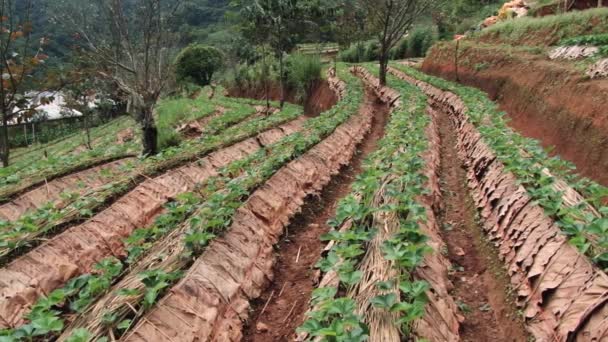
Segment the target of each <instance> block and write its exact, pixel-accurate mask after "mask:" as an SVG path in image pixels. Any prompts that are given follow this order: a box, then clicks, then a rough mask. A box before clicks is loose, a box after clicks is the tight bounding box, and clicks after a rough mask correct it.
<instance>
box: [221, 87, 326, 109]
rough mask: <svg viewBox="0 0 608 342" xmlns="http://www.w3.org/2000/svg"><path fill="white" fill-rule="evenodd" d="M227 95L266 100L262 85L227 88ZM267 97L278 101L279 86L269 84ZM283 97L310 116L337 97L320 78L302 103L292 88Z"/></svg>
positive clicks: (279, 94) (279, 97) (279, 95)
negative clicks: (297, 105)
mask: <svg viewBox="0 0 608 342" xmlns="http://www.w3.org/2000/svg"><path fill="white" fill-rule="evenodd" d="M228 95H229V96H231V97H244V98H251V99H257V100H266V90H265V89H264V87H248V88H233V89H229V90H228ZM268 97H269V99H270V100H271V101H279V100H280V99H281V88H279V86H278V85H277V84H272V85H270V87H269V89H268ZM285 99H286V100H287V102H290V103H295V104H299V105H302V106H304V113H306V115H307V116H311V117H315V116H318V115H319V114H321V113H323V112H324V111H326V110H328V109H330V108H332V107H333V106H334V105H335V104H336V103H337V102H338V97H337V96H336V94H335V93H334V92H333V91H332V90H331V88H330V86H329V83H328V82H327V80H320V81H318V82H317V83H316V84H315V85H314V86H313V88H312V92H311V95H310V97H309V98H308V99H307V100H306V101H305V103H303V101H302V99H301V97H300V96H298V94H297V92H296V91H295V90H293V89H288V90H287V93H286V94H285Z"/></svg>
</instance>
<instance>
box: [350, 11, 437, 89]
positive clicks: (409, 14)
mask: <svg viewBox="0 0 608 342" xmlns="http://www.w3.org/2000/svg"><path fill="white" fill-rule="evenodd" d="M360 1H361V4H362V6H363V8H364V9H365V11H366V13H367V16H368V22H369V26H368V28H367V29H368V30H369V31H370V33H372V34H374V35H376V36H377V38H378V41H379V42H380V53H379V56H380V57H379V62H380V83H381V84H382V85H385V84H386V71H387V68H388V60H389V53H390V51H391V49H392V48H394V47H395V46H396V45H397V43H398V42H399V40H400V39H401V38H403V36H404V35H405V34H406V33H407V32H408V31H409V30H410V28H411V27H412V25H413V24H414V21H415V20H416V19H418V18H419V17H420V15H421V14H422V13H424V12H425V11H426V10H427V9H428V8H429V7H430V6H431V4H432V1H429V0H360Z"/></svg>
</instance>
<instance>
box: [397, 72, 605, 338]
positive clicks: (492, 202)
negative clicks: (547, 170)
mask: <svg viewBox="0 0 608 342" xmlns="http://www.w3.org/2000/svg"><path fill="white" fill-rule="evenodd" d="M400 77H402V78H403V79H404V80H406V81H408V82H414V83H416V85H417V86H418V87H420V88H421V89H423V91H424V92H425V93H426V94H427V95H428V96H429V97H431V98H432V99H433V100H434V101H436V103H437V104H441V105H442V108H443V112H444V113H447V114H449V116H450V118H451V120H452V121H453V122H454V123H455V127H457V129H456V130H455V133H457V134H456V135H457V141H458V144H457V150H458V155H459V157H460V159H461V160H463V161H464V166H465V167H466V179H467V184H468V186H469V189H470V190H471V191H470V193H471V195H472V197H473V200H474V201H475V205H476V206H477V209H478V211H479V212H480V221H481V222H483V228H484V230H485V231H486V233H487V235H488V236H489V237H490V238H491V240H492V242H493V244H494V246H496V247H497V250H498V252H499V256H500V258H501V260H502V261H503V263H504V264H505V266H506V269H507V271H508V275H509V278H510V282H511V286H512V288H513V289H514V290H516V294H517V305H518V306H519V307H520V308H521V309H522V311H523V314H524V317H525V324H526V328H527V330H528V332H529V333H530V334H531V335H532V336H533V337H534V338H535V339H536V340H537V341H581V342H583V341H585V342H586V341H604V340H606V339H607V338H608V324H606V322H608V295H607V294H608V276H607V275H606V274H605V273H604V272H603V271H602V270H600V269H598V268H597V267H595V266H594V265H593V264H592V263H591V261H590V260H589V259H588V258H587V257H585V256H584V255H582V253H581V252H579V251H578V250H577V249H576V248H575V247H574V246H572V245H571V244H570V243H569V242H568V238H567V237H566V236H565V235H564V234H562V233H561V231H560V228H559V227H558V226H557V224H556V223H555V222H554V221H553V220H552V219H551V218H549V217H547V216H546V214H545V213H544V211H543V209H542V208H541V207H540V206H539V205H538V203H536V202H535V201H532V199H531V198H530V197H529V196H528V194H527V191H526V189H525V188H523V186H522V185H520V184H519V183H518V182H517V179H516V177H515V176H514V175H513V173H511V172H509V171H507V170H506V169H505V167H504V165H503V164H502V163H501V162H500V160H499V159H498V158H497V156H496V155H495V153H494V152H493V151H492V150H491V149H490V147H489V146H488V145H487V144H486V143H485V141H484V139H483V138H482V137H481V134H480V133H479V131H478V130H477V129H476V128H475V127H474V126H473V124H472V123H471V122H470V121H469V120H468V118H467V114H466V106H465V105H464V103H463V102H462V100H461V99H459V98H458V97H457V96H456V95H454V94H452V93H449V92H444V91H441V90H439V89H437V88H434V87H431V86H430V85H428V84H426V83H424V82H421V81H415V80H413V79H411V78H409V77H407V76H405V75H403V74H402V75H400Z"/></svg>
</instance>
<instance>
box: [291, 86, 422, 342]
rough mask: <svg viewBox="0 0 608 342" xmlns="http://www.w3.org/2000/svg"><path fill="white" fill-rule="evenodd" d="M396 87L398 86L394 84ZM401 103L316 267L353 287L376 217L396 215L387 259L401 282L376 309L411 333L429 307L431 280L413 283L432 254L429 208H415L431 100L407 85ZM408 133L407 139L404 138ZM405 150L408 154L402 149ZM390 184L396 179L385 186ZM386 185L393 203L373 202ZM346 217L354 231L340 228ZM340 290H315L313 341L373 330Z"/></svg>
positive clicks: (386, 289)
mask: <svg viewBox="0 0 608 342" xmlns="http://www.w3.org/2000/svg"><path fill="white" fill-rule="evenodd" d="M393 83H394V82H393ZM398 90H399V91H400V92H401V94H402V97H401V99H402V101H403V103H404V104H403V106H402V107H401V108H398V109H396V110H395V112H394V113H393V114H392V117H391V120H390V122H389V124H388V126H387V130H386V134H385V137H384V138H383V139H382V140H381V141H380V142H379V144H378V146H379V149H378V150H377V151H375V152H374V153H372V154H371V155H370V156H368V158H366V160H365V161H364V164H363V172H362V173H361V174H360V175H359V176H358V177H357V180H356V181H355V183H354V184H353V193H354V194H357V195H358V196H354V195H351V196H347V197H346V198H345V199H343V200H342V201H340V203H339V204H338V208H337V209H336V216H335V217H334V218H333V219H332V220H330V221H329V224H330V225H331V226H332V227H333V228H334V230H332V231H331V232H330V233H328V234H326V235H325V236H323V237H322V240H333V241H334V242H335V245H334V247H333V248H332V249H331V250H330V251H329V253H328V255H327V256H326V257H325V258H323V259H321V260H320V261H319V263H318V264H317V267H319V268H320V269H321V271H322V272H328V271H330V270H334V271H336V272H337V274H338V276H339V279H340V286H341V290H344V291H340V292H348V291H346V290H347V289H349V288H352V287H353V286H355V285H356V284H357V283H359V282H360V280H361V279H362V277H363V273H362V272H361V271H359V270H357V265H358V263H359V261H360V259H361V257H362V255H363V254H364V253H365V252H364V246H365V245H366V243H367V242H369V241H370V240H371V239H372V238H373V237H374V235H375V231H374V226H373V217H372V215H373V214H374V213H377V212H393V213H396V214H397V216H398V218H399V221H400V228H399V230H398V232H397V233H396V234H394V235H393V236H391V237H390V239H388V240H386V241H385V242H384V244H383V252H384V253H383V254H384V258H385V259H386V260H392V261H395V267H396V268H397V272H396V273H397V274H399V275H398V276H397V277H396V279H393V280H392V281H390V282H380V283H377V284H376V285H377V286H378V289H379V290H380V291H382V292H383V294H381V295H379V296H377V297H375V298H373V299H372V300H371V304H372V305H373V306H374V307H375V308H377V309H382V310H388V311H391V312H397V313H399V317H400V318H399V320H398V321H397V322H395V323H397V324H399V325H400V326H401V327H402V330H403V331H404V332H405V333H406V334H407V332H408V331H409V329H410V326H411V324H412V323H413V322H414V321H415V320H416V319H419V318H420V317H422V315H423V314H424V307H425V306H426V303H427V298H426V295H425V293H426V290H428V284H427V283H426V282H417V281H413V280H412V272H413V270H414V269H415V268H416V267H417V266H418V265H420V263H421V261H422V259H423V257H424V255H425V254H426V253H428V252H429V251H430V247H429V246H428V245H427V244H426V241H427V238H426V236H425V235H424V234H422V232H421V230H420V226H419V223H420V222H423V221H424V220H426V211H425V209H424V207H422V206H421V205H420V204H419V203H418V198H419V196H420V195H421V194H423V193H424V192H425V182H426V181H427V179H426V177H425V176H424V166H425V163H424V160H423V159H422V158H421V157H420V156H421V155H423V154H424V153H425V151H426V150H427V148H428V146H427V141H426V134H425V129H426V127H427V125H428V123H429V121H430V120H429V118H428V116H427V115H425V114H424V111H425V108H426V98H425V97H424V96H423V95H422V94H421V92H420V91H419V90H417V89H416V88H415V87H413V86H410V85H407V84H403V82H402V84H401V85H400V86H399V88H398ZM403 132H408V134H403ZM403 146H408V149H403V148H402V147H403ZM386 179H393V180H392V181H390V182H388V183H384V180H386ZM381 188H383V190H384V191H385V196H390V197H391V198H393V199H394V200H395V202H396V204H395V205H390V206H389V205H383V206H380V207H377V206H374V205H373V200H374V197H375V194H376V193H377V192H378V191H380V189H381ZM347 220H351V221H352V228H351V229H349V230H347V231H344V232H342V231H339V229H340V228H341V226H342V224H344V223H345V222H346V221H347ZM338 292H339V291H338V290H337V289H331V288H320V289H318V290H316V291H315V292H314V293H313V305H315V307H316V310H315V311H313V312H311V313H309V314H308V319H307V321H306V322H305V323H304V324H303V325H302V326H301V327H300V328H299V329H298V330H299V331H303V332H307V333H308V334H309V339H310V340H314V339H315V338H316V337H321V338H322V340H323V341H350V340H354V341H361V340H365V339H367V338H368V329H367V327H366V326H365V324H363V321H362V319H361V317H359V316H357V315H355V314H354V312H355V311H356V310H354V307H353V305H354V301H353V300H352V299H350V298H335V296H336V294H337V293H338Z"/></svg>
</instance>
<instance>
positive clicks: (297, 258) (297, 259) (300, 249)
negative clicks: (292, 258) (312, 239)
mask: <svg viewBox="0 0 608 342" xmlns="http://www.w3.org/2000/svg"><path fill="white" fill-rule="evenodd" d="M300 252H302V246H300V248H299V249H298V255H297V256H296V264H297V263H298V262H299V261H300Z"/></svg>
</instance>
